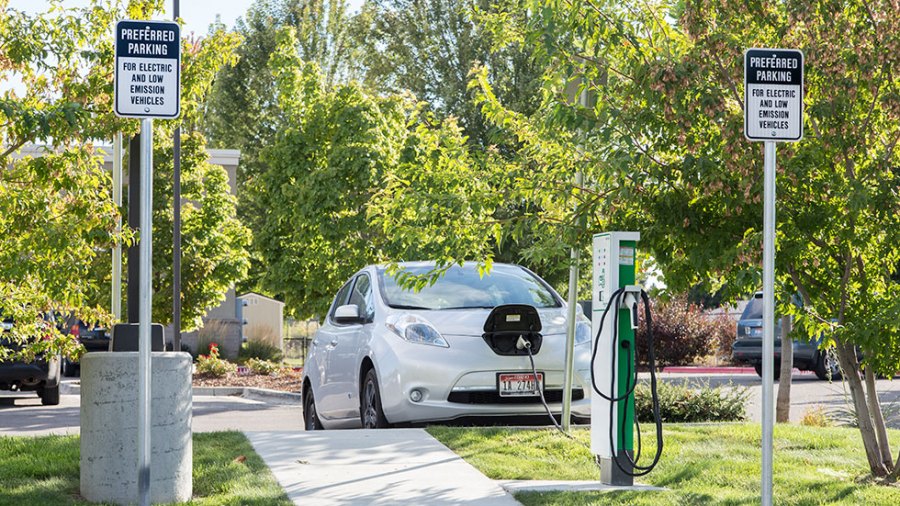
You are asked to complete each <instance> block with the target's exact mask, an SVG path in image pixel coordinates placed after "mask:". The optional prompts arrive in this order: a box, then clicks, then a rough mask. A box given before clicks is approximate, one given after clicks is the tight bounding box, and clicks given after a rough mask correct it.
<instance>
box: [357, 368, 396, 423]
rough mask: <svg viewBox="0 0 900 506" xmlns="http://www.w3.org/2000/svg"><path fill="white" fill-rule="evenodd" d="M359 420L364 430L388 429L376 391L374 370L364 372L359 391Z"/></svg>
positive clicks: (379, 397)
mask: <svg viewBox="0 0 900 506" xmlns="http://www.w3.org/2000/svg"><path fill="white" fill-rule="evenodd" d="M359 419H360V422H362V427H363V428H364V429H383V428H386V427H390V424H389V423H388V421H387V418H385V416H384V410H383V409H382V407H381V391H380V390H379V389H378V376H377V375H376V374H375V369H369V370H368V371H366V377H365V379H364V380H363V384H362V388H361V389H360V396H359Z"/></svg>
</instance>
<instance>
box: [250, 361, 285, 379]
mask: <svg viewBox="0 0 900 506" xmlns="http://www.w3.org/2000/svg"><path fill="white" fill-rule="evenodd" d="M247 367H249V368H250V371H251V372H252V373H253V374H262V375H263V376H268V375H270V374H272V373H274V372H276V371H278V370H279V368H280V366H279V365H278V364H276V363H275V362H270V361H268V360H259V359H258V358H251V359H248V360H247Z"/></svg>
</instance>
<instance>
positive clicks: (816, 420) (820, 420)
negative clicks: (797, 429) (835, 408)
mask: <svg viewBox="0 0 900 506" xmlns="http://www.w3.org/2000/svg"><path fill="white" fill-rule="evenodd" d="M800 425H805V426H807V427H830V426H832V425H833V423H832V421H831V417H829V416H828V413H826V412H825V408H823V407H822V406H813V407H811V408H809V409H807V410H806V413H804V414H803V418H801V419H800Z"/></svg>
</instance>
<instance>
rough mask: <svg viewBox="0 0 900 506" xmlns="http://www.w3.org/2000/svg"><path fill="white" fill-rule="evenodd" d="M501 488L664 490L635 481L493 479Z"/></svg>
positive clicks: (609, 490) (607, 490) (590, 490)
mask: <svg viewBox="0 0 900 506" xmlns="http://www.w3.org/2000/svg"><path fill="white" fill-rule="evenodd" d="M494 483H496V484H497V485H500V487H501V488H503V490H505V491H507V492H509V493H511V494H516V493H519V492H621V491H632V492H655V491H665V490H667V489H666V488H664V487H654V486H652V485H644V484H641V483H635V484H634V485H630V486H616V485H604V484H602V483H600V482H599V481H557V480H494Z"/></svg>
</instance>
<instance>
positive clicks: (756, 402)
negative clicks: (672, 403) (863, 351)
mask: <svg viewBox="0 0 900 506" xmlns="http://www.w3.org/2000/svg"><path fill="white" fill-rule="evenodd" d="M641 377H642V378H646V377H649V375H645V374H642V375H641ZM657 377H658V378H660V379H661V380H663V381H668V382H676V383H678V382H684V381H687V382H689V383H690V384H693V385H699V384H707V383H708V384H709V385H711V386H717V385H723V386H735V387H744V388H747V389H748V390H749V393H750V396H749V398H748V403H747V415H748V417H749V418H750V420H752V421H756V422H758V421H760V419H761V413H760V406H761V403H762V381H761V380H760V378H759V377H758V376H756V375H755V374H729V375H716V374H668V373H663V374H659V375H658V376H657ZM778 385H779V382H778V381H776V382H775V395H776V396H777V395H778ZM878 395H879V398H880V399H881V405H882V406H883V407H884V408H885V416H886V417H888V418H889V419H888V420H886V422H887V424H888V426H889V427H892V428H900V413H898V412H900V378H896V379H893V380H888V379H882V380H878ZM817 406H821V407H822V408H823V409H824V410H825V411H826V412H836V411H840V410H843V409H847V408H849V406H850V389H849V387H848V386H846V385H845V384H844V383H843V382H841V381H833V382H831V383H829V382H827V381H822V380H820V379H818V378H816V375H815V374H813V373H811V372H808V371H804V372H800V371H798V370H796V369H795V370H794V374H793V378H792V381H791V421H792V422H799V421H800V419H801V418H803V415H804V414H806V412H807V411H808V410H810V409H812V408H814V407H817ZM891 413H894V416H889V415H890V414H891Z"/></svg>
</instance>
